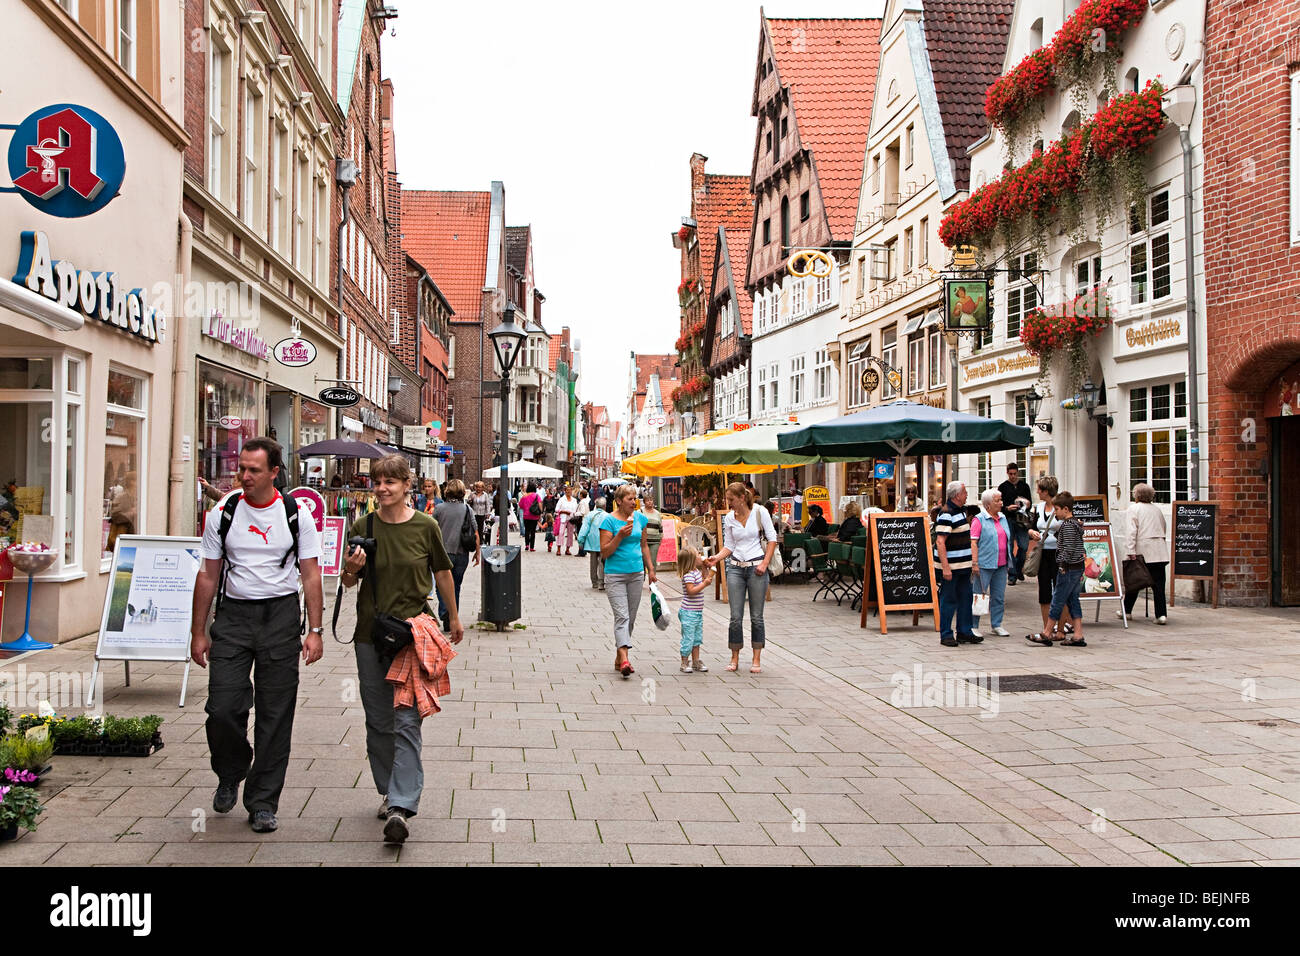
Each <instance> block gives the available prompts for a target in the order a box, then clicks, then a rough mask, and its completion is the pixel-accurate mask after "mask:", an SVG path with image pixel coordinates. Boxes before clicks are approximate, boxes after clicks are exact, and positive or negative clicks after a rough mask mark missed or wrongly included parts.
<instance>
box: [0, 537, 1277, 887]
mask: <svg viewBox="0 0 1300 956" xmlns="http://www.w3.org/2000/svg"><path fill="white" fill-rule="evenodd" d="M523 561H524V568H523V582H524V616H523V621H522V623H524V624H525V625H526V627H525V628H524V629H518V630H512V631H509V632H506V633H497V632H495V631H486V630H474V629H471V630H469V631H468V632H467V636H466V640H465V641H464V642H463V643H462V644H461V646H460V648H459V652H460V653H459V656H458V657H457V659H456V660H455V661H454V662H453V663H452V665H451V676H452V693H451V695H450V697H447V698H444V699H443V700H442V705H443V710H442V713H440V714H438V715H436V716H434V717H431V718H429V719H428V720H426V721H425V722H424V769H425V791H424V798H423V802H422V804H421V806H420V812H419V815H418V817H416V818H415V819H414V820H413V821H412V823H411V836H410V840H409V841H408V842H407V843H406V845H405V846H403V847H401V848H397V847H390V846H385V845H384V844H383V843H382V842H381V838H380V832H381V828H382V824H381V823H380V822H379V821H377V820H376V819H375V810H376V807H377V806H378V797H377V796H376V793H375V790H374V787H373V784H372V783H371V780H370V774H369V769H368V766H367V764H366V761H365V753H364V725H363V715H362V710H361V705H360V702H359V699H358V697H357V693H356V685H355V675H356V672H355V667H354V664H353V658H352V653H351V651H350V650H349V649H348V648H346V647H343V646H340V645H338V644H335V643H333V642H332V641H330V639H329V638H328V637H327V638H326V646H325V657H324V659H323V660H322V661H321V662H320V663H319V664H317V665H315V666H313V667H311V668H303V670H302V683H301V688H300V694H299V704H298V712H297V720H296V726H295V732H294V745H293V755H292V759H291V761H290V766H289V775H288V782H287V786H286V789H285V791H284V794H283V799H282V802H281V804H280V808H279V822H280V828H279V831H278V832H275V833H272V834H268V835H258V834H254V833H253V832H251V831H250V829H249V827H248V823H247V821H246V814H245V813H243V812H242V810H241V809H240V808H238V807H237V808H236V810H235V811H233V812H232V813H230V814H229V815H227V816H224V817H223V816H219V815H217V814H214V813H213V812H212V809H211V804H212V793H213V789H214V787H215V785H216V780H215V778H214V777H213V774H212V772H211V770H210V769H209V767H208V755H207V746H206V742H205V737H204V729H203V720H204V713H203V704H204V700H205V695H206V674H205V673H204V672H203V671H200V670H198V669H197V668H195V670H194V674H193V677H192V679H191V683H190V688H189V700H188V702H187V705H186V707H185V708H184V709H183V710H178V709H177V707H176V701H177V697H178V694H179V690H180V681H181V674H182V668H181V666H180V665H175V664H146V663H141V664H137V665H135V666H134V667H133V672H132V687H130V688H129V689H128V688H124V687H123V686H122V668H121V665H120V664H118V663H115V662H114V663H110V664H109V665H107V673H106V676H105V681H104V689H105V694H106V696H105V709H106V710H107V711H108V712H111V713H115V714H122V715H144V714H150V713H156V714H160V715H162V716H164V717H165V723H164V724H163V728H162V735H163V738H164V740H165V742H166V745H165V748H164V749H163V750H161V751H160V752H158V753H156V754H155V755H154V756H152V757H148V758H134V759H131V758H118V759H106V758H90V757H62V756H60V757H56V758H54V769H53V771H52V772H51V773H50V775H49V776H48V777H47V778H46V780H45V782H43V784H42V786H41V790H42V791H43V794H44V798H45V799H46V800H47V801H48V804H47V808H46V812H45V814H44V815H43V816H42V818H41V826H40V828H39V829H38V830H37V831H36V832H34V833H29V834H25V835H24V836H22V837H21V838H20V839H19V841H18V842H17V843H15V844H8V845H6V846H5V847H4V849H3V852H2V853H0V858H2V859H3V861H4V863H5V864H6V865H12V864H41V863H48V864H65V865H94V864H144V863H148V864H156V865H164V864H190V865H193V864H204V865H209V864H248V863H250V862H251V863H257V864H271V863H292V864H326V865H335V864H362V863H397V864H462V863H473V864H487V863H497V864H506V863H509V864H557V863H587V864H627V863H655V864H666V863H679V864H720V863H721V864H777V865H783V864H882V865H894V864H903V865H916V864H930V865H947V864H970V865H985V864H995V865H1025V864H1028V865H1041V864H1059V865H1070V864H1094V865H1096V864H1121V865H1140V866H1180V865H1200V864H1223V863H1240V864H1247V865H1249V864H1255V865H1274V864H1281V865H1287V864H1292V865H1294V864H1296V863H1300V760H1298V759H1297V758H1298V757H1300V655H1298V654H1297V650H1296V643H1295V633H1296V626H1297V622H1298V621H1300V614H1297V612H1296V611H1295V610H1294V609H1291V610H1283V609H1252V610H1244V609H1217V610H1211V609H1209V608H1208V607H1204V606H1192V607H1186V606H1184V605H1183V603H1182V602H1181V601H1180V603H1179V604H1178V606H1176V607H1175V608H1174V609H1172V611H1171V614H1170V623H1169V626H1167V627H1157V626H1155V625H1154V624H1153V623H1151V622H1150V621H1143V620H1141V619H1140V618H1141V614H1142V605H1141V603H1139V605H1138V608H1137V612H1138V615H1139V621H1138V622H1137V623H1135V624H1134V625H1133V626H1132V627H1131V628H1130V629H1129V630H1128V631H1125V630H1124V629H1123V628H1122V626H1121V625H1120V623H1119V622H1118V621H1117V620H1116V619H1115V616H1114V608H1115V606H1116V605H1115V604H1114V603H1113V602H1112V603H1107V604H1105V605H1103V610H1102V613H1101V623H1100V624H1097V625H1093V624H1092V623H1091V619H1092V616H1093V612H1092V610H1091V609H1090V608H1087V606H1085V611H1086V617H1087V620H1088V624H1087V625H1086V627H1085V632H1086V635H1087V640H1088V645H1089V646H1088V647H1087V648H1078V649H1076V648H1061V647H1053V648H1050V649H1049V648H1041V647H1035V646H1031V645H1029V644H1026V642H1025V641H1024V639H1023V637H1022V635H1023V634H1024V633H1025V632H1026V631H1029V630H1030V629H1031V627H1033V626H1035V625H1037V623H1038V610H1037V607H1035V606H1031V602H1033V601H1034V600H1035V590H1034V587H1033V586H1032V584H1030V585H1029V586H1018V587H1015V588H1010V589H1009V590H1008V592H1007V594H1008V611H1007V620H1006V625H1005V626H1006V627H1007V629H1008V630H1010V631H1011V632H1012V633H1013V635H1015V636H1013V637H1010V638H998V637H989V636H987V635H988V634H989V632H990V629H989V628H988V626H987V619H986V620H985V627H984V633H985V634H986V639H985V641H984V643H983V644H982V645H977V646H966V645H963V646H962V647H960V648H957V649H947V648H943V647H941V646H940V645H939V642H938V638H937V635H936V634H935V633H934V631H933V630H931V629H930V628H929V627H928V626H926V625H925V624H924V623H923V624H922V625H921V626H919V627H916V628H912V627H910V626H908V625H910V619H909V618H907V616H906V615H905V614H898V615H896V616H893V617H891V621H890V630H889V633H888V634H887V635H883V636H882V635H881V634H879V633H878V630H877V628H876V622H875V620H874V618H872V619H870V620H869V627H868V628H867V629H866V630H860V629H859V628H858V614H857V613H856V612H853V611H851V610H850V609H849V608H848V606H847V603H846V605H845V606H843V607H837V606H836V605H835V603H834V602H833V601H831V602H825V601H818V602H816V603H815V604H813V603H811V602H810V598H811V596H812V594H813V590H814V588H813V586H812V585H811V584H808V585H799V584H787V583H783V584H780V585H778V586H776V587H775V589H774V591H775V593H774V597H773V600H772V601H771V602H770V603H769V604H768V605H767V611H766V621H767V634H768V650H767V652H766V653H765V654H764V656H763V672H762V674H761V675H757V676H752V675H750V674H749V673H748V660H749V652H748V649H746V651H745V652H744V654H743V656H742V667H741V670H740V672H738V673H727V672H726V671H724V669H723V668H724V665H725V664H726V661H727V655H726V647H725V645H726V622H727V615H726V611H725V607H726V606H725V605H724V604H722V603H718V602H714V601H713V600H712V599H711V597H710V599H709V600H707V601H706V609H705V643H704V659H705V661H706V662H707V663H708V665H709V667H710V670H709V672H708V673H707V674H698V673H696V674H690V675H683V674H680V673H679V672H678V658H677V647H676V643H677V639H678V631H677V625H676V623H675V622H674V624H673V625H672V627H671V628H670V629H669V630H668V631H667V632H660V631H658V630H656V629H655V627H654V625H653V624H652V623H651V621H650V613H649V612H650V608H649V598H648V595H647V597H646V599H645V600H644V601H643V602H642V604H641V610H640V614H639V617H638V622H637V637H638V640H637V644H636V647H635V648H634V649H633V652H632V661H633V663H634V664H635V666H636V669H637V672H636V674H635V676H634V677H633V678H632V679H630V680H624V679H622V678H621V677H619V676H618V674H616V673H615V672H614V671H613V669H612V664H613V642H612V639H611V631H612V626H611V615H610V610H609V606H608V603H607V601H606V599H605V595H604V594H603V593H602V592H599V591H594V590H592V589H591V588H590V584H589V581H588V573H587V561H586V560H585V559H581V560H580V559H578V558H576V557H562V558H556V557H555V556H553V555H551V554H548V553H546V552H545V551H542V550H539V551H537V552H536V553H527V554H524V555H523ZM661 581H662V583H663V584H665V585H666V587H665V591H666V593H668V594H669V595H670V598H672V599H673V600H672V602H671V603H673V605H674V606H675V603H676V600H675V599H676V598H677V596H678V594H679V591H678V589H677V579H676V576H675V575H670V574H668V573H664V574H663V575H662V577H661ZM351 595H352V596H353V599H355V592H351ZM478 596H479V580H478V577H477V571H476V569H474V568H471V569H470V572H469V573H468V574H467V575H466V578H465V590H464V594H463V598H464V601H463V603H464V605H465V606H466V608H467V609H468V610H467V611H466V613H465V618H466V622H467V624H468V623H469V622H472V621H473V619H474V618H475V617H476V616H477V608H478V604H479V597H478ZM332 602H333V595H332V594H330V595H328V597H327V609H326V610H327V614H328V613H329V612H330V611H331V610H332V608H333V603H332ZM352 620H353V614H352V611H351V609H350V608H349V609H348V610H345V611H344V613H343V616H342V620H341V622H340V628H339V630H340V633H342V634H344V635H345V636H346V635H347V634H349V633H350V632H351V629H352ZM905 622H906V623H905ZM93 652H94V638H93V636H91V637H86V638H82V639H80V640H77V641H74V642H71V643H66V644H62V645H59V646H57V647H56V648H55V649H54V650H51V651H45V652H39V653H36V654H29V655H27V656H25V657H23V658H20V659H11V660H8V661H3V662H0V672H3V671H4V670H9V669H13V668H15V667H17V666H18V665H20V664H21V665H24V666H25V667H26V668H27V670H28V672H34V671H36V670H41V671H45V672H56V671H59V672H80V671H86V672H88V671H89V670H90V669H91V666H92V663H93V661H92V655H93ZM976 674H982V675H997V676H998V678H999V682H1000V684H1001V685H1003V686H1007V685H1008V684H1009V681H1008V678H1009V677H1011V676H1012V675H1021V674H1050V675H1054V676H1057V677H1061V678H1065V679H1067V680H1069V681H1072V682H1074V683H1076V684H1080V685H1082V687H1081V689H1077V690H1068V691H1055V692H1044V691H1039V692H1026V693H1007V692H1000V693H999V694H998V695H997V696H996V697H995V698H989V697H987V696H986V697H983V698H980V699H979V700H978V701H975V700H973V698H956V702H964V703H967V704H970V706H964V707H958V706H943V704H945V703H952V702H953V701H954V698H953V697H952V691H951V688H953V687H956V686H957V685H961V686H962V688H963V690H962V691H959V693H964V688H965V687H969V686H972V685H970V684H969V683H968V682H967V681H965V680H964V677H965V676H975V675H976ZM945 675H946V676H948V677H950V678H954V679H952V680H949V681H947V686H948V687H949V688H950V690H949V696H948V698H947V699H946V700H945V699H944V698H943V697H942V696H941V695H940V696H936V695H935V694H931V693H927V692H926V688H927V687H930V686H931V685H932V684H933V685H934V686H938V684H937V682H935V681H934V680H933V679H934V678H935V677H936V676H940V677H942V676H945ZM955 675H962V676H959V677H958V676H955ZM914 684H915V686H914ZM913 704H915V705H916V706H912V705H913ZM926 704H929V705H930V706H925V705H926ZM898 705H905V706H898ZM250 736H251V733H250Z"/></svg>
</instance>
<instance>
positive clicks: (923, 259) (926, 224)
mask: <svg viewBox="0 0 1300 956" xmlns="http://www.w3.org/2000/svg"><path fill="white" fill-rule="evenodd" d="M916 246H917V249H918V250H919V253H920V254H919V255H918V256H917V258H916V264H917V265H919V266H923V265H925V264H926V263H927V262H929V261H930V217H929V216H924V217H922V219H921V227H920V229H919V230H918V232H917V241H916Z"/></svg>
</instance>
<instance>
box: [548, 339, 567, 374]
mask: <svg viewBox="0 0 1300 956" xmlns="http://www.w3.org/2000/svg"><path fill="white" fill-rule="evenodd" d="M549 345H550V347H551V348H550V353H551V354H550V356H549V357H548V358H547V362H548V366H547V367H548V368H550V370H551V371H552V372H554V371H555V369H556V363H557V362H559V360H560V352H561V351H562V350H563V348H564V342H563V341H562V336H561V335H560V334H559V333H556V334H555V335H552V336H551V338H550V342H549Z"/></svg>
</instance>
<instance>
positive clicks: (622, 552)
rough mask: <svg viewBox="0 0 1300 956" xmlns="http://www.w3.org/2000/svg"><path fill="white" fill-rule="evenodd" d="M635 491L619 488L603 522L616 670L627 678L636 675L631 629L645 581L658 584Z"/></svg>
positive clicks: (602, 542) (602, 552) (603, 555)
mask: <svg viewBox="0 0 1300 956" xmlns="http://www.w3.org/2000/svg"><path fill="white" fill-rule="evenodd" d="M636 501H637V499H636V488H635V487H634V486H632V485H620V486H619V488H618V491H616V492H614V511H613V513H612V514H607V515H605V516H604V517H603V518H601V519H599V520H600V556H601V558H603V559H604V561H605V594H606V596H607V597H608V598H609V606H610V608H611V609H612V610H613V611H614V647H615V651H614V670H616V671H618V672H619V673H620V674H622V675H623V676H624V677H631V676H632V674H633V673H635V671H633V669H632V662H631V661H630V660H629V659H628V648H630V647H631V646H632V629H633V626H634V625H635V624H636V612H637V608H638V607H639V606H640V604H641V589H642V587H643V583H642V582H643V579H644V578H645V577H649V578H650V581H651V583H653V582H654V580H655V566H654V562H653V561H651V560H650V544H649V541H647V540H646V539H645V538H644V537H643V536H642V534H641V529H643V528H644V527H645V526H646V524H647V523H648V521H647V518H646V516H645V515H644V514H643V513H642V512H640V511H638V510H637V507H636Z"/></svg>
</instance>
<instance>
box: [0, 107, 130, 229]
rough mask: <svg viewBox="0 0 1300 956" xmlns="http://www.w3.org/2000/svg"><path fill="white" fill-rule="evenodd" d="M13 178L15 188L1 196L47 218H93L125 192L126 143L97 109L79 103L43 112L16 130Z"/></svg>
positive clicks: (12, 149) (11, 161) (11, 160)
mask: <svg viewBox="0 0 1300 956" xmlns="http://www.w3.org/2000/svg"><path fill="white" fill-rule="evenodd" d="M9 178H10V180H11V181H12V182H13V186H12V187H10V188H8V189H3V190H0V192H16V193H18V195H20V196H22V197H23V199H25V200H27V202H28V203H30V204H31V205H33V206H35V207H36V208H37V209H39V210H40V211H41V212H43V213H47V214H48V215H51V216H58V217H60V218H62V219H73V218H76V217H79V216H89V215H90V214H91V213H95V212H99V210H101V209H103V208H104V207H105V206H107V205H108V204H109V203H110V202H112V201H113V199H114V198H115V197H116V196H117V194H118V192H119V191H120V190H121V188H122V180H123V179H125V178H126V156H125V153H124V152H123V151H122V139H121V137H119V136H118V135H117V131H116V130H115V129H113V127H112V126H111V125H110V124H109V122H108V120H106V119H104V117H102V116H100V115H99V114H98V113H96V112H95V111H94V110H92V109H87V108H86V107H84V106H77V105H76V104H74V103H56V104H54V105H53V106H45V107H42V108H41V109H39V110H37V111H36V112H35V113H32V114H31V115H30V116H28V117H27V118H26V119H25V120H23V121H22V122H21V123H19V124H18V126H17V127H16V128H15V129H14V135H13V138H12V139H10V140H9Z"/></svg>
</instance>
